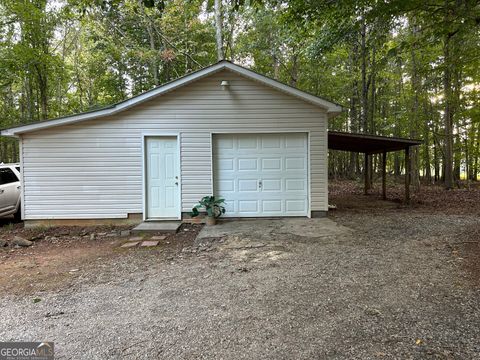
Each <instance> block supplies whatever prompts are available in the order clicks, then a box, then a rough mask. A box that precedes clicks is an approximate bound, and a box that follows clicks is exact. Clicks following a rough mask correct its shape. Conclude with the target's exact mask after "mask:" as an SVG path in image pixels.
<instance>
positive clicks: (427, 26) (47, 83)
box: [0, 0, 480, 179]
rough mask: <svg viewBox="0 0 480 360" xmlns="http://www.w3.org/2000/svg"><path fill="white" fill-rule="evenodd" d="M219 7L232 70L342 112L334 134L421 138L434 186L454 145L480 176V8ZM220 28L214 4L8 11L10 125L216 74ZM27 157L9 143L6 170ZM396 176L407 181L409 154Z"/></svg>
mask: <svg viewBox="0 0 480 360" xmlns="http://www.w3.org/2000/svg"><path fill="white" fill-rule="evenodd" d="M222 4H223V6H222V16H223V24H224V28H223V29H222V34H223V39H224V43H225V44H224V47H225V53H226V55H227V58H229V59H231V60H233V61H235V62H237V63H240V64H243V65H246V66H248V67H250V68H252V69H253V70H255V71H258V72H259V73H262V74H265V75H267V76H270V77H273V78H275V79H277V80H279V81H282V82H285V83H287V84H289V85H292V86H296V87H298V88H300V89H302V90H305V91H308V92H310V93H312V94H315V95H318V96H322V97H325V98H328V99H331V100H333V101H335V102H337V103H340V104H343V105H344V107H345V108H346V110H347V111H345V113H344V114H342V115H341V116H339V117H337V118H335V119H332V120H329V128H330V129H333V130H345V131H354V132H369V133H375V134H380V135H394V136H404V137H417V138H420V139H422V140H424V145H423V146H422V147H421V149H420V150H419V151H418V152H416V153H414V157H415V158H414V165H415V167H416V171H417V173H418V174H421V175H424V176H426V177H427V178H428V177H429V176H430V177H432V178H438V176H439V175H443V171H442V168H444V167H445V164H446V163H447V161H446V159H445V158H446V154H445V148H446V144H447V142H448V141H447V139H449V138H453V140H452V142H453V152H454V164H453V166H454V167H455V171H456V177H457V178H459V177H460V169H464V170H465V171H468V172H469V176H470V177H471V178H472V179H473V178H475V174H477V173H478V172H479V171H480V161H479V157H480V114H479V111H478V108H479V106H478V103H479V97H480V95H479V91H480V84H479V82H480V70H479V69H480V57H479V55H478V49H479V48H480V30H479V28H480V26H479V25H480V8H479V7H480V5H479V4H478V1H475V0H463V1H457V0H432V1H429V2H425V1H421V0H392V1H380V2H379V1H373V0H360V1H358V0H344V1H329V0H316V1H313V0H308V1H305V0H289V1H280V0H227V1H225V0H224V1H223V2H222ZM214 26H215V25H214V20H213V0H140V1H139V0H93V1H92V0H64V1H54V0H25V1H18V0H3V1H2V2H0V34H1V35H0V98H1V101H0V127H2V128H4V127H9V126H13V125H17V124H20V123H29V122H34V121H38V120H42V119H45V118H53V117H57V116H62V115H67V114H71V113H76V112H81V111H86V110H91V109H96V108H99V107H102V106H105V105H109V104H112V103H115V102H118V101H121V100H124V99H126V98H127V97H129V96H132V95H136V94H139V93H141V92H144V91H146V90H150V89H152V88H153V87H155V86H158V85H160V84H162V83H165V82H167V81H170V80H172V79H174V78H177V77H180V76H182V75H184V74H186V73H189V72H191V71H195V70H197V69H199V68H201V67H203V66H207V65H209V64H212V63H214V62H216V44H215V27H214ZM446 84H447V85H446ZM447 105H448V106H447ZM447 107H448V110H449V114H450V118H449V119H450V120H451V126H450V125H449V124H448V122H446V117H445V110H446V109H447ZM17 159H18V148H17V144H16V142H14V141H13V140H11V139H0V160H1V161H15V160H17ZM329 164H330V174H331V175H339V176H343V175H348V176H356V175H357V174H358V173H359V172H360V171H361V170H362V169H361V168H360V167H359V166H358V165H357V159H356V158H354V157H351V156H350V154H332V155H331V157H330V162H329ZM389 168H390V170H391V171H393V172H394V173H396V174H399V173H401V171H402V158H401V156H400V155H395V156H392V157H390V159H389ZM352 171H353V174H352ZM429 174H430V175H429Z"/></svg>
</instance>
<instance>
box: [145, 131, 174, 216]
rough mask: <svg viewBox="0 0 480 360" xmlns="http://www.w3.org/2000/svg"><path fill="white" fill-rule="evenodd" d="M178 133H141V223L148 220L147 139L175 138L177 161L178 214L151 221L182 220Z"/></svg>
mask: <svg viewBox="0 0 480 360" xmlns="http://www.w3.org/2000/svg"><path fill="white" fill-rule="evenodd" d="M180 136H181V133H180V132H143V133H142V208H143V221H147V220H149V219H148V214H147V212H148V209H147V178H146V177H147V157H146V151H147V147H146V146H145V144H146V141H147V138H149V137H159V138H161V137H175V138H176V139H177V160H178V170H179V171H178V172H179V174H178V214H177V217H175V218H162V219H157V218H155V219H153V220H181V219H182V164H181V162H180V159H181V157H180Z"/></svg>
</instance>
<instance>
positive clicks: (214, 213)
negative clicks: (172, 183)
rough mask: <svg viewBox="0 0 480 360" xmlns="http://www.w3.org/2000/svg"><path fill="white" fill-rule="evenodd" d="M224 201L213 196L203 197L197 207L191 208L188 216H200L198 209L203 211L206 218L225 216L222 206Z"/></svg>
mask: <svg viewBox="0 0 480 360" xmlns="http://www.w3.org/2000/svg"><path fill="white" fill-rule="evenodd" d="M224 203H225V200H224V199H222V198H219V199H217V198H215V196H211V195H210V196H204V197H203V198H202V199H201V200H200V201H199V202H198V204H197V205H195V206H194V207H193V208H192V212H191V213H190V215H191V216H192V217H196V216H198V215H199V214H200V212H199V209H205V212H206V213H207V216H209V217H213V218H218V217H220V216H222V215H223V214H225V207H224V206H223V204H224Z"/></svg>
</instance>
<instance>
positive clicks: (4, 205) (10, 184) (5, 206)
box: [0, 163, 22, 220]
mask: <svg viewBox="0 0 480 360" xmlns="http://www.w3.org/2000/svg"><path fill="white" fill-rule="evenodd" d="M21 193H22V186H21V183H20V165H19V164H3V163H1V164H0V217H5V216H10V215H13V216H14V217H15V220H21V207H20V199H21Z"/></svg>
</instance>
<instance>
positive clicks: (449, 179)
mask: <svg viewBox="0 0 480 360" xmlns="http://www.w3.org/2000/svg"><path fill="white" fill-rule="evenodd" d="M446 11H447V15H446V18H447V17H448V10H446ZM446 20H448V19H446ZM450 42H451V35H450V34H447V35H446V36H445V38H444V44H443V56H444V70H443V91H444V104H445V105H444V107H445V108H444V115H443V122H444V128H445V129H444V131H445V151H444V158H445V162H444V168H445V172H444V175H445V188H446V189H452V188H453V121H452V120H453V119H452V118H453V114H452V104H451V101H452V69H451V68H452V61H451V59H450Z"/></svg>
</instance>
